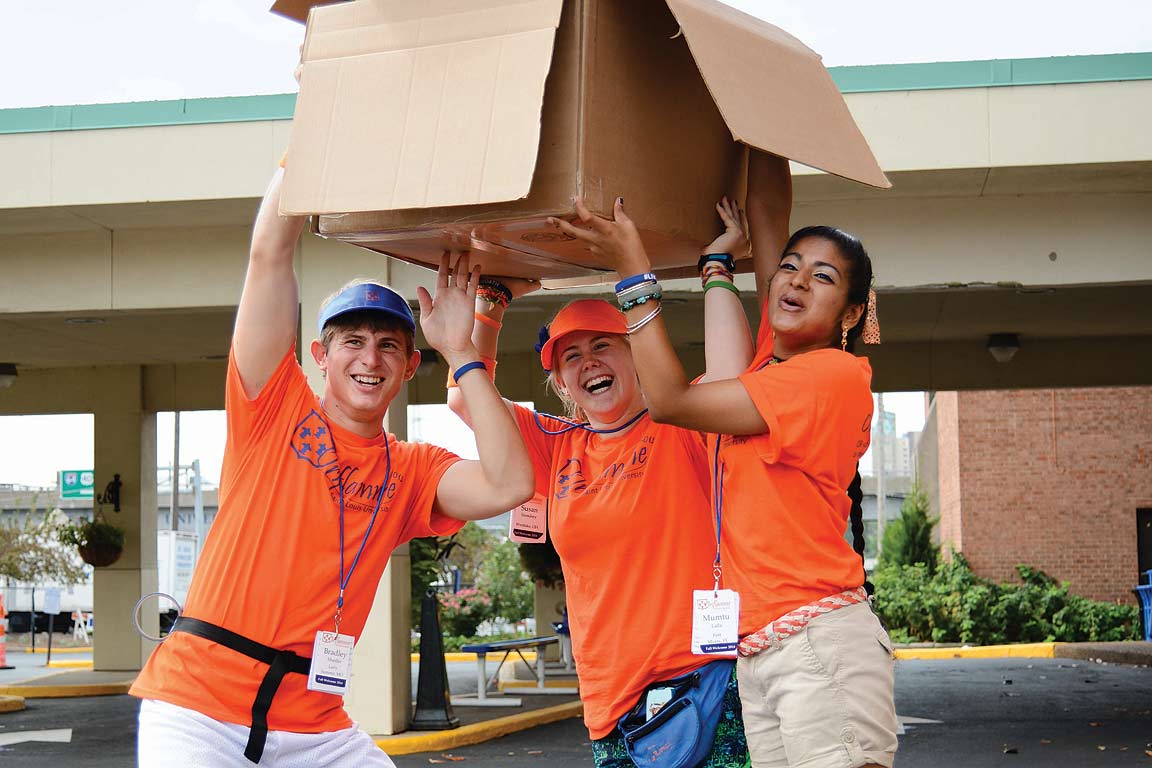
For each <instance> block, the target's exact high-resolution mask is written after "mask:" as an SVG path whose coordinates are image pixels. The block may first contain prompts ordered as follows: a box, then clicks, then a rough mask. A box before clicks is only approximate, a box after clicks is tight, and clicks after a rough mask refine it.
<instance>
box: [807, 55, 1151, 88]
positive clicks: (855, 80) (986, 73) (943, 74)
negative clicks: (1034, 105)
mask: <svg viewBox="0 0 1152 768" xmlns="http://www.w3.org/2000/svg"><path fill="white" fill-rule="evenodd" d="M828 71H829V72H830V73H831V74H832V79H833V80H835V81H836V85H837V86H839V87H840V90H841V91H842V92H844V93H875V92H878V91H927V90H943V89H947V88H993V87H998V86H1006V85H1059V84H1066V83H1102V82H1115V81H1120V80H1152V53H1110V54H1102V55H1097V56H1055V57H1051V58H1042V59H987V60H984V61H937V62H931V63H927V64H877V65H872V66H860V67H830V68H829V69H828Z"/></svg>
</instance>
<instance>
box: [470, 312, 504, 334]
mask: <svg viewBox="0 0 1152 768" xmlns="http://www.w3.org/2000/svg"><path fill="white" fill-rule="evenodd" d="M476 322H478V323H480V324H481V325H486V326H488V327H489V328H493V329H495V330H497V331H498V330H500V329H501V328H503V327H504V323H502V322H500V321H499V320H496V319H495V318H491V317H488V315H486V314H484V313H483V312H477V313H476Z"/></svg>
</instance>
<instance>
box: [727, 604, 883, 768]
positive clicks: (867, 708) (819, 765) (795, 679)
mask: <svg viewBox="0 0 1152 768" xmlns="http://www.w3.org/2000/svg"><path fill="white" fill-rule="evenodd" d="M893 666H894V661H893V655H892V641H891V640H890V639H889V638H888V633H887V632H885V631H884V628H883V627H882V626H881V625H880V621H879V619H877V618H876V615H875V614H873V613H872V608H871V606H869V605H868V604H867V603H858V604H856V605H851V606H848V607H847V608H841V609H839V610H836V611H832V612H831V613H827V614H824V615H823V616H818V617H816V618H815V619H813V620H812V621H811V622H810V623H809V624H808V626H806V627H805V628H804V629H802V630H801V631H800V632H798V633H797V634H795V635H792V636H790V637H786V638H784V640H782V641H781V643H780V647H779V648H768V649H766V650H764V651H761V652H760V653H758V654H756V655H755V656H748V657H746V658H741V659H740V660H739V661H738V662H736V678H737V682H738V683H739V685H740V703H741V705H742V707H743V709H744V733H745V735H746V736H747V738H748V752H749V754H750V755H751V756H752V765H753V768H784V767H785V766H793V767H795V766H803V767H804V768H855V767H856V766H863V765H869V764H872V763H875V764H877V765H883V766H891V765H892V760H893V757H894V756H895V753H896V727H897V723H896V707H895V704H894V702H893V698H892V688H893V673H894V669H893Z"/></svg>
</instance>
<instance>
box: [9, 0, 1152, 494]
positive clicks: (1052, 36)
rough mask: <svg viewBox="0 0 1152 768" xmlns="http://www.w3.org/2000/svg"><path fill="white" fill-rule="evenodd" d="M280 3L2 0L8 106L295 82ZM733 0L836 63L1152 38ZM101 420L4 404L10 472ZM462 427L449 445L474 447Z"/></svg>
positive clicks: (1013, 7) (1130, 4) (908, 402)
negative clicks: (12, 411) (464, 439)
mask: <svg viewBox="0 0 1152 768" xmlns="http://www.w3.org/2000/svg"><path fill="white" fill-rule="evenodd" d="M397 1H399V0H397ZM620 1H626V0H620ZM270 4H271V0H180V1H178V2H174V1H173V0H100V2H91V0H3V6H2V7H3V10H4V23H3V24H2V25H0V71H3V72H4V73H5V76H4V78H3V87H0V108H4V107H31V106H43V105H69V104H94V103H107V102H117V101H149V100H157V99H180V98H199V97H208V96H247V95H255V94H267V93H286V92H291V91H294V90H295V88H296V84H295V81H294V80H293V79H292V69H293V67H294V66H295V63H296V59H297V46H298V45H299V43H300V42H301V40H302V39H303V28H302V27H301V26H300V25H298V24H296V23H294V22H290V21H287V20H284V19H281V18H279V17H276V16H273V15H272V14H270V13H268V12H267V8H268V6H269V5H270ZM731 4H732V5H734V6H736V7H738V8H740V9H741V10H744V11H747V12H749V13H752V14H754V15H757V16H760V17H761V18H764V19H766V20H768V21H770V22H772V23H774V24H776V25H778V26H780V27H783V28H784V29H786V30H787V31H789V32H791V33H792V34H794V35H796V36H797V37H799V38H800V39H801V40H803V41H804V42H805V43H807V44H808V45H809V46H810V47H811V48H813V49H815V50H816V51H818V52H819V53H821V54H822V55H823V57H824V61H825V64H827V65H828V66H844V65H854V64H894V63H906V62H923V61H960V60H968V59H990V58H1023V57H1036V56H1068V55H1083V54H1100V53H1128V52H1137V51H1152V0H1095V1H1094V2H1091V3H1085V2H1082V0H1075V1H1073V0H1007V1H1005V0H966V1H965V2H949V3H941V2H925V0H916V1H913V0H868V1H864V0H774V1H771V2H770V1H769V0H732V3H731ZM885 397H886V405H887V407H888V408H889V410H894V411H895V412H896V413H897V431H899V432H906V431H910V430H918V429H920V427H921V425H922V422H923V407H922V396H921V395H919V394H907V395H899V396H898V395H886V396H885ZM91 423H92V420H91V417H90V416H77V417H0V435H3V436H4V439H3V440H0V483H22V484H52V483H54V482H55V481H54V478H55V473H56V470H58V469H87V468H90V467H91V464H92V426H91ZM222 423H223V422H222V419H221V415H220V414H219V413H218V412H212V413H201V414H195V415H193V414H189V415H187V416H186V417H185V418H184V420H183V421H182V433H183V435H184V439H183V440H182V445H183V447H182V448H181V454H182V459H183V461H184V462H187V461H190V460H191V459H193V458H199V459H201V460H202V461H203V462H204V469H205V475H206V476H207V478H208V479H209V480H213V481H214V480H216V479H218V477H219V461H220V450H221V447H222V443H223V431H222ZM441 431H442V430H441ZM449 431H451V430H449ZM452 434H455V432H452ZM459 440H460V438H459V437H454V438H453V441H452V442H453V443H455V444H454V445H452V446H450V447H455V448H457V449H458V450H461V451H468V450H471V449H470V448H468V446H466V445H462V444H459ZM171 443H172V438H171V417H170V416H165V417H162V418H161V419H160V429H159V434H158V446H159V454H160V455H159V460H160V463H161V464H163V463H166V462H168V461H170V457H171ZM869 466H870V462H869V461H868V460H867V458H866V460H865V462H864V468H865V469H867V468H868V467H869Z"/></svg>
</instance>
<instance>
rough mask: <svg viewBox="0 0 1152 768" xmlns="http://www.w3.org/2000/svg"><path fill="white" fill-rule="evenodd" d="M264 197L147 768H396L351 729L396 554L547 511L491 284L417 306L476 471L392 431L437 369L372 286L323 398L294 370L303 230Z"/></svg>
mask: <svg viewBox="0 0 1152 768" xmlns="http://www.w3.org/2000/svg"><path fill="white" fill-rule="evenodd" d="M282 175H283V172H282V171H277V173H276V174H275V176H274V177H273V179H272V182H271V185H270V186H269V188H268V191H267V193H266V194H265V197H264V201H263V204H262V205H261V207H260V212H259V213H258V215H257V217H256V224H255V228H254V231H253V236H252V246H251V252H250V256H249V262H248V273H247V276H246V278H245V282H244V291H243V295H242V296H241V299H240V306H239V310H238V312H237V315H236V327H235V331H234V335H233V338H232V349H231V354H230V356H229V362H228V379H227V388H226V408H227V414H228V438H227V445H226V448H225V454H224V467H223V474H222V477H221V483H220V512H219V514H218V515H217V517H216V520H215V521H214V523H213V526H212V530H211V532H210V534H209V536H208V538H207V541H206V543H205V546H204V551H203V553H202V555H201V559H200V562H199V564H198V565H197V568H196V572H195V574H194V576H193V580H192V586H191V589H190V591H189V594H188V600H187V604H186V605H185V606H184V614H183V616H181V618H180V619H179V620H178V621H177V623H176V625H175V627H174V629H173V632H172V634H170V635H169V636H168V638H167V639H166V640H165V642H164V643H163V645H161V646H160V647H159V648H157V650H156V652H155V653H154V654H153V655H152V657H151V658H150V659H149V661H148V663H147V665H146V666H145V668H144V670H143V671H142V672H141V673H140V676H139V678H138V679H137V681H136V683H135V685H134V686H133V687H132V691H131V692H132V694H133V695H135V696H138V697H140V698H142V699H144V701H143V702H142V704H141V711H140V730H139V744H138V747H139V749H138V751H139V765H140V766H143V767H150V766H170V765H172V764H173V763H174V762H177V761H178V762H179V763H180V764H181V765H182V766H185V768H191V767H193V766H205V767H208V766H211V768H218V767H219V766H225V765H236V766H243V765H251V764H253V763H259V764H260V765H265V766H277V765H281V766H303V765H307V766H309V768H314V767H317V766H346V765H357V766H373V765H375V766H391V765H392V762H391V760H389V759H388V757H387V756H386V755H385V754H384V753H383V752H382V751H381V750H380V749H379V748H378V747H376V745H375V743H374V742H373V741H372V739H371V738H370V737H369V736H368V735H367V734H365V733H364V732H363V731H361V730H359V729H358V728H357V727H356V725H355V724H354V723H353V722H352V721H351V720H350V719H349V717H348V714H347V713H346V712H345V711H344V707H343V699H342V698H341V696H342V694H343V692H344V691H345V690H346V686H347V683H348V678H349V674H350V670H351V655H352V653H353V650H354V648H353V646H354V644H355V640H356V638H357V637H358V636H359V634H360V632H361V631H362V630H363V628H364V625H365V622H366V621H367V618H368V613H369V609H370V608H371V606H372V600H373V597H374V595H375V593H376V587H377V584H378V582H379V580H380V577H381V575H382V574H383V571H384V568H385V566H386V565H387V563H388V558H389V556H390V555H391V553H392V550H393V549H395V547H396V546H397V545H399V544H401V543H403V542H405V541H408V540H409V539H411V538H414V537H420V536H432V535H443V534H450V533H453V532H455V531H456V530H458V529H459V528H460V527H461V526H462V525H463V521H466V520H472V519H478V518H484V517H491V516H493V515H497V514H500V513H502V512H504V511H506V510H508V509H512V508H514V507H516V506H517V505H518V504H520V503H521V502H523V501H525V500H526V499H528V498H529V497H530V496H531V495H532V492H533V484H534V479H533V474H532V465H531V463H530V461H529V459H528V454H527V452H526V450H525V448H524V444H523V442H522V441H521V439H520V436H519V432H518V430H517V429H516V425H515V423H514V422H513V420H512V417H511V415H510V414H509V412H508V409H507V408H506V407H505V406H504V402H503V400H502V399H501V397H500V395H499V393H498V392H497V391H496V388H495V386H493V383H492V380H491V379H490V378H489V377H488V376H485V375H484V371H483V370H477V369H482V368H483V367H484V365H483V363H482V362H481V361H480V355H479V354H478V353H477V351H476V348H475V347H474V346H473V345H472V342H471V333H472V325H473V313H474V309H473V305H474V301H475V294H476V284H477V281H478V280H479V270H478V269H477V270H475V271H472V272H470V271H469V269H468V259H467V257H463V258H461V259H460V261H459V262H458V263H457V265H456V268H455V270H450V269H449V265H448V259H447V258H445V260H444V263H443V264H442V265H441V267H440V272H439V276H438V282H437V288H436V296H435V299H433V298H432V296H430V295H429V293H428V292H427V291H426V290H424V289H423V288H420V289H419V301H420V315H421V316H420V323H421V328H422V329H423V331H424V335H425V338H426V339H427V340H428V342H429V343H430V344H431V345H432V346H434V347H435V348H436V349H437V350H438V351H439V352H440V354H441V355H443V356H444V358H445V360H446V361H447V362H448V364H449V365H451V366H452V368H453V370H455V371H456V378H457V383H458V384H459V388H460V392H461V393H462V395H463V396H464V397H465V398H466V399H467V401H468V405H469V410H470V411H471V413H472V417H473V428H474V431H475V434H476V443H477V448H478V453H479V456H480V459H479V461H462V460H460V459H459V457H457V456H455V455H453V454H451V453H449V452H448V451H445V450H443V449H441V448H437V447H435V446H431V445H425V444H410V443H405V442H402V441H399V440H397V439H395V438H394V437H393V436H391V435H388V434H385V433H384V432H383V430H382V422H383V419H384V415H385V413H386V412H387V410H388V406H389V405H390V404H391V403H392V400H393V398H395V396H396V394H397V393H398V392H399V391H400V388H401V387H402V386H403V384H404V382H406V381H407V380H409V379H410V378H412V376H413V374H415V372H416V367H417V366H418V365H419V363H420V354H419V352H417V351H415V349H414V341H413V334H414V330H415V322H414V320H413V318H412V313H411V310H410V309H409V308H408V304H407V303H406V302H405V301H404V300H403V298H402V297H400V296H399V295H398V294H396V293H395V292H394V291H392V290H391V289H389V288H387V287H385V286H382V285H377V284H374V283H370V282H354V283H352V284H349V285H348V286H345V287H344V288H343V289H342V290H340V291H339V292H338V293H337V294H335V295H334V296H333V297H332V298H331V299H330V300H329V301H328V302H325V304H324V306H323V307H322V308H321V311H320V318H319V326H320V327H319V331H320V338H319V340H316V341H313V342H312V344H311V347H310V352H311V354H312V355H313V357H314V359H315V360H316V363H317V365H318V366H319V367H320V369H321V371H322V372H323V375H324V377H325V382H324V396H323V398H318V397H317V396H316V395H315V394H314V393H313V392H312V391H311V389H310V388H309V387H308V384H307V381H306V379H305V376H304V372H303V371H302V370H301V368H300V364H299V363H298V362H297V360H296V357H295V349H296V341H297V319H298V318H297V306H298V301H299V300H298V286H297V282H296V276H295V273H294V271H293V260H294V256H295V252H296V243H297V240H298V239H299V236H300V233H301V231H302V229H303V226H304V222H305V218H303V217H285V216H281V215H280V214H279V204H280V185H281V179H282Z"/></svg>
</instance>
